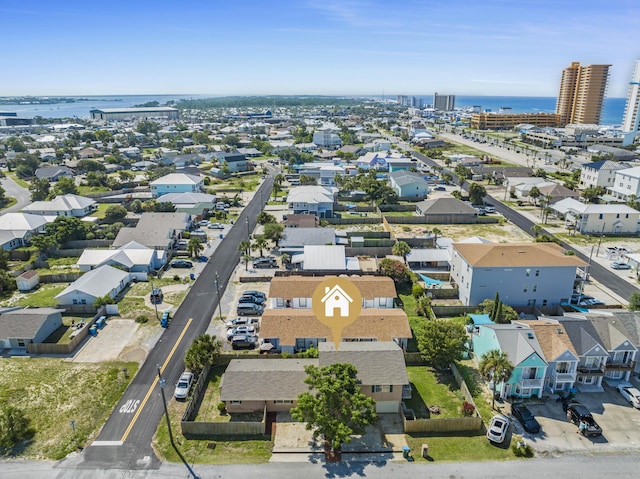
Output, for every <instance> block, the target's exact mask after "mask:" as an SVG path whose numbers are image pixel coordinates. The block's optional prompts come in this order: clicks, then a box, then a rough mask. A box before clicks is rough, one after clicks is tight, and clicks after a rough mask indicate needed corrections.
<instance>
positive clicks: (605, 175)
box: [580, 160, 629, 190]
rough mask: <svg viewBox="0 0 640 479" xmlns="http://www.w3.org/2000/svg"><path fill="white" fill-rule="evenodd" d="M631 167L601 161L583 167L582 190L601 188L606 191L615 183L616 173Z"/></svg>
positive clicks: (581, 176)
mask: <svg viewBox="0 0 640 479" xmlns="http://www.w3.org/2000/svg"><path fill="white" fill-rule="evenodd" d="M627 168H629V165H627V164H625V163H620V162H619V161H611V160H601V161H594V162H593V163H585V164H583V165H582V171H581V172H580V188H581V189H583V190H584V189H587V188H595V187H597V186H600V187H602V188H604V189H605V190H606V189H607V188H611V187H612V186H613V185H614V183H615V178H616V171H618V170H625V169H627Z"/></svg>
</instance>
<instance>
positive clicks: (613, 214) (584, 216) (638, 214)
mask: <svg viewBox="0 0 640 479" xmlns="http://www.w3.org/2000/svg"><path fill="white" fill-rule="evenodd" d="M551 209H552V210H554V211H555V212H556V213H558V216H560V217H564V218H565V220H566V221H569V222H571V223H575V228H576V231H577V232H579V233H582V234H636V233H638V231H640V229H639V227H638V224H639V223H640V211H638V210H636V209H634V208H631V207H630V206H627V205H616V204H610V205H604V204H592V203H582V202H580V201H578V200H576V199H574V198H565V199H564V200H560V201H558V202H557V203H553V204H552V205H551Z"/></svg>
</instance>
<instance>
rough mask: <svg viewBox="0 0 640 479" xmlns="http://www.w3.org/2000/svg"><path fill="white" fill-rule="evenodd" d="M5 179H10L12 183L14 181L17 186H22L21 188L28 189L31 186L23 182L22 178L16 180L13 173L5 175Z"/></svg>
mask: <svg viewBox="0 0 640 479" xmlns="http://www.w3.org/2000/svg"><path fill="white" fill-rule="evenodd" d="M7 177H9V178H11V179H12V180H13V181H15V182H16V183H17V184H18V185H20V186H22V187H23V188H27V189H29V186H31V185H30V184H29V182H27V181H24V180H23V179H22V178H18V177H17V176H16V174H15V173H7Z"/></svg>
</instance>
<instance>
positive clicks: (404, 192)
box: [389, 170, 429, 200]
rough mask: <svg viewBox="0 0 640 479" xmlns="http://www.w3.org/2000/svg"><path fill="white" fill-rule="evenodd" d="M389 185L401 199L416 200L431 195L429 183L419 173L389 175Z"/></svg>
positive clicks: (392, 173)
mask: <svg viewBox="0 0 640 479" xmlns="http://www.w3.org/2000/svg"><path fill="white" fill-rule="evenodd" d="M389 184H390V186H391V188H393V191H395V192H396V194H397V195H398V197H400V198H406V199H409V198H410V199H412V200H416V199H421V198H425V197H426V196H427V194H429V183H427V181H426V180H425V179H424V175H421V174H419V173H412V172H410V171H404V170H401V171H393V172H391V173H389Z"/></svg>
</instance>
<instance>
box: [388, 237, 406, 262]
mask: <svg viewBox="0 0 640 479" xmlns="http://www.w3.org/2000/svg"><path fill="white" fill-rule="evenodd" d="M410 251H411V247H410V246H409V245H408V244H407V243H405V242H404V241H398V242H396V244H394V245H393V248H391V252H392V253H393V254H395V255H396V256H402V259H403V260H404V264H407V255H408V254H409V252H410Z"/></svg>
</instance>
